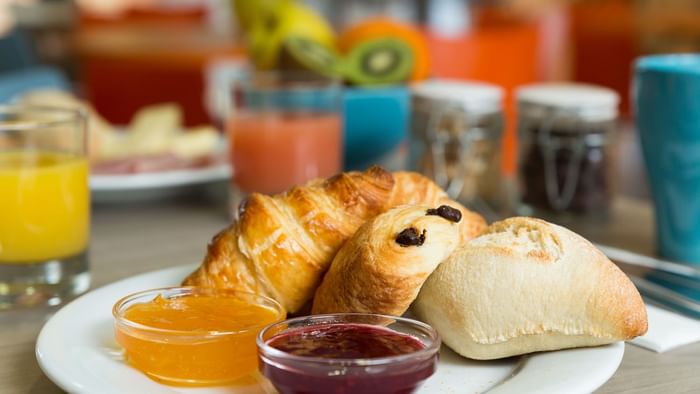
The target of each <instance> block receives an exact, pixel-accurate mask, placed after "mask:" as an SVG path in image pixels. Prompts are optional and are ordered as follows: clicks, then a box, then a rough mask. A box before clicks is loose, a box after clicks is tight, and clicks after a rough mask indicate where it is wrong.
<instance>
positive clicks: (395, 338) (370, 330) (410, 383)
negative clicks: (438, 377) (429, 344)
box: [261, 323, 437, 394]
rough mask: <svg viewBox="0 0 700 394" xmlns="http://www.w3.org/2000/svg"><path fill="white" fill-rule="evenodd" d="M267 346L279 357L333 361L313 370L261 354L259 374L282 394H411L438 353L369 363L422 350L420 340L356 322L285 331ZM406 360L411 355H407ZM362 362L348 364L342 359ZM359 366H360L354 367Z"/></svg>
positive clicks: (432, 369) (304, 364)
mask: <svg viewBox="0 0 700 394" xmlns="http://www.w3.org/2000/svg"><path fill="white" fill-rule="evenodd" d="M266 344H267V345H268V346H270V347H272V348H275V349H278V350H280V351H282V352H284V353H287V354H290V355H293V356H299V357H302V358H306V357H308V358H309V360H313V359H318V358H321V359H327V360H329V362H336V361H337V363H338V364H336V367H335V368H332V369H328V366H327V365H326V366H325V367H324V368H319V367H315V366H314V363H313V362H312V361H309V362H308V363H307V362H305V361H304V360H303V359H300V358H297V359H296V361H295V362H294V363H293V364H288V365H284V364H282V363H279V362H274V360H270V359H268V358H267V357H265V356H263V355H261V371H262V373H263V375H264V376H265V377H267V378H268V379H269V380H270V381H271V382H272V384H273V385H274V386H275V388H277V390H279V392H280V393H281V394H290V393H390V394H391V393H412V392H414V391H415V390H416V389H417V387H418V385H419V384H420V383H422V382H423V381H424V380H425V379H427V378H428V377H430V376H431V375H432V374H433V373H434V372H435V369H436V368H437V354H434V355H433V356H431V357H428V358H421V359H418V360H408V361H406V360H403V361H401V360H397V363H396V364H392V363H389V364H377V365H372V360H373V359H375V360H376V359H383V358H386V357H395V356H404V355H410V354H412V353H415V352H418V351H421V350H423V349H425V348H426V345H424V344H423V342H421V341H420V340H419V339H417V338H415V337H413V336H411V335H407V334H402V333H399V332H396V331H394V330H391V329H389V328H384V327H377V326H373V325H369V324H357V323H329V324H323V325H314V326H309V327H302V328H296V329H292V330H289V331H285V332H283V333H281V334H278V335H276V336H274V337H272V338H271V339H269V340H268V341H267V342H266ZM409 357H410V356H409ZM349 360H352V361H353V362H357V360H366V361H365V362H360V363H356V364H354V365H352V366H347V365H344V364H343V363H344V361H349ZM358 364H359V365H358Z"/></svg>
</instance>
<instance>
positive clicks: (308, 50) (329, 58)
mask: <svg viewBox="0 0 700 394" xmlns="http://www.w3.org/2000/svg"><path fill="white" fill-rule="evenodd" d="M279 68H280V69H282V70H304V71H311V72H314V73H317V74H320V75H323V76H326V77H340V76H341V74H342V69H343V66H342V60H341V58H340V56H339V55H338V54H337V53H336V52H335V51H334V50H333V49H331V48H329V47H327V46H326V45H323V44H321V43H319V42H317V41H314V40H313V39H310V38H308V37H303V36H298V35H292V36H289V37H287V38H286V39H285V40H284V42H283V44H282V51H281V53H280V60H279Z"/></svg>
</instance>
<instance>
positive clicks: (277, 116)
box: [226, 72, 343, 212]
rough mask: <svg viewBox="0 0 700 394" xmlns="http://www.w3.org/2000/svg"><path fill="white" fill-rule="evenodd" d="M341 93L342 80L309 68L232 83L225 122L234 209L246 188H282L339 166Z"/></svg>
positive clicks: (277, 190) (268, 191)
mask: <svg viewBox="0 0 700 394" xmlns="http://www.w3.org/2000/svg"><path fill="white" fill-rule="evenodd" d="M341 95H342V87H341V85H340V83H339V81H337V80H333V79H329V78H326V77H322V76H319V75H313V74H305V73H285V72H270V73H253V74H251V75H249V76H248V77H247V78H245V79H241V80H237V81H234V82H233V84H232V88H231V96H230V97H231V104H232V105H231V107H232V108H231V111H230V113H229V114H228V120H227V124H226V126H227V129H228V136H229V141H230V145H231V146H230V155H231V162H232V167H233V178H232V202H233V204H232V207H233V208H236V207H237V206H238V203H239V202H240V201H241V200H242V199H243V197H245V195H247V194H248V193H251V192H260V193H266V194H275V193H280V192H283V191H285V190H287V189H288V188H290V187H291V186H294V185H298V184H303V183H304V182H306V181H308V180H310V179H314V178H321V177H328V176H331V175H334V174H336V173H337V172H339V171H340V170H341V166H342V140H343V138H342V117H341V110H340V109H341V105H342V102H341V100H342V96H341ZM233 212H235V209H234V210H233Z"/></svg>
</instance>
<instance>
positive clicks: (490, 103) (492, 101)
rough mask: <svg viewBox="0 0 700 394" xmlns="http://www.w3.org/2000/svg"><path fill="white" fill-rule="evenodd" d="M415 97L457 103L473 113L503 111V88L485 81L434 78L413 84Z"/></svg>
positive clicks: (412, 88)
mask: <svg viewBox="0 0 700 394" xmlns="http://www.w3.org/2000/svg"><path fill="white" fill-rule="evenodd" d="M411 94H412V95H413V97H414V98H417V99H421V100H426V101H434V102H440V103H441V104H456V105H459V106H461V107H463V108H464V109H465V110H466V111H469V112H473V113H480V114H481V113H484V114H485V113H494V112H499V111H501V107H502V101H503V89H502V88H501V87H499V86H497V85H492V84H489V83H483V82H474V81H461V80H450V79H434V80H430V81H426V82H420V83H417V84H414V85H412V86H411Z"/></svg>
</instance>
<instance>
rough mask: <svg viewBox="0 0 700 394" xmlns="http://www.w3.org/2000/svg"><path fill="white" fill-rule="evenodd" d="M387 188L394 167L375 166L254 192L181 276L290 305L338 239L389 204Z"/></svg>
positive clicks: (306, 294) (298, 301)
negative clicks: (187, 273) (188, 272)
mask: <svg viewBox="0 0 700 394" xmlns="http://www.w3.org/2000/svg"><path fill="white" fill-rule="evenodd" d="M392 188H393V178H392V176H391V174H390V173H388V172H386V171H384V170H382V169H381V168H378V167H373V168H371V169H369V170H367V171H366V172H364V173H358V172H351V173H344V174H340V175H337V176H335V177H332V178H330V179H328V180H327V181H323V182H321V181H318V180H314V181H311V182H309V183H308V184H307V185H305V186H300V187H295V188H292V189H291V190H290V191H289V192H287V193H284V194H280V195H276V196H265V195H262V194H258V193H253V194H251V195H250V197H249V198H248V200H247V202H246V203H245V204H244V205H243V207H242V209H241V212H240V218H239V220H238V221H237V222H235V223H233V224H232V225H231V226H230V227H229V228H228V229H226V230H224V231H223V232H222V233H220V234H219V235H217V236H216V237H215V238H214V240H213V241H212V243H211V244H210V246H209V250H208V253H207V256H206V258H205V259H204V263H203V264H202V266H201V267H200V268H199V269H198V270H197V271H195V272H194V273H192V274H191V275H190V276H189V277H188V278H187V279H186V280H185V282H184V283H185V284H187V285H198V286H215V287H225V288H236V289H244V290H249V291H258V292H262V293H264V294H267V295H270V296H272V297H274V298H275V299H277V300H278V301H279V302H280V303H282V305H283V306H284V307H285V308H286V309H287V310H288V311H290V312H294V311H296V310H298V309H299V308H300V307H302V306H303V304H304V303H305V302H306V301H308V300H310V299H311V297H312V296H313V293H314V291H315V289H316V287H317V285H318V283H319V282H320V279H321V276H322V275H323V273H324V272H325V270H326V269H327V267H328V265H329V264H330V262H331V260H332V258H333V256H334V255H335V253H336V252H337V250H338V248H340V246H341V245H342V243H343V242H344V241H345V240H346V239H347V238H349V237H350V235H352V233H353V232H355V230H356V229H357V228H358V227H359V226H360V225H361V224H362V223H364V222H365V221H367V220H368V219H370V218H372V217H374V216H376V215H377V214H379V213H380V212H382V211H384V210H385V209H386V203H387V201H388V198H389V195H390V193H391V190H392Z"/></svg>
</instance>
